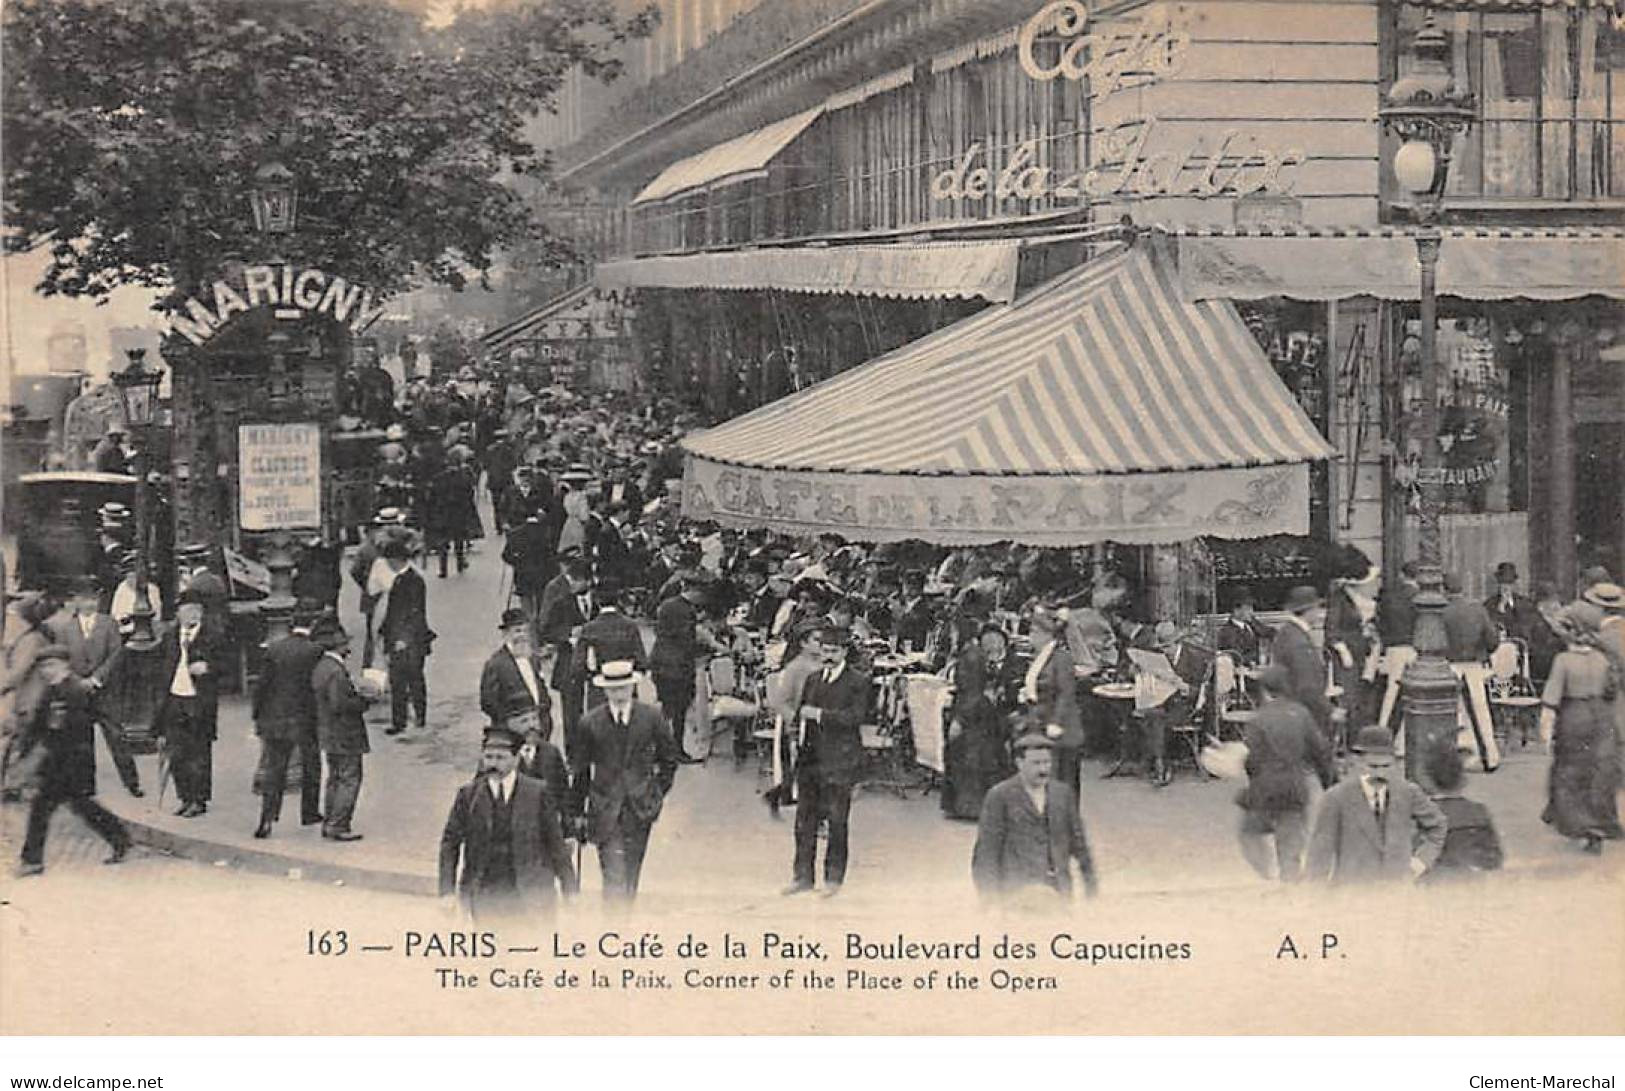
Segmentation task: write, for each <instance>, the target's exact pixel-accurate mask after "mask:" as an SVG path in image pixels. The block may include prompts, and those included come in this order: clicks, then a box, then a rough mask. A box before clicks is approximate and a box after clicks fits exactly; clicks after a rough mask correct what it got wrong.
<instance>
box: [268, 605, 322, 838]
mask: <svg viewBox="0 0 1625 1091" xmlns="http://www.w3.org/2000/svg"><path fill="white" fill-rule="evenodd" d="M315 621H316V618H315V617H314V616H313V615H312V613H311V612H310V611H309V610H307V609H300V610H296V611H295V612H294V616H293V624H292V627H291V628H290V630H289V632H288V635H287V636H284V637H280V638H279V639H277V640H274V641H272V642H271V644H270V646H269V647H267V648H266V649H265V663H264V666H263V667H262V668H261V671H260V680H259V685H258V686H256V687H255V689H254V705H253V714H254V733H255V734H256V735H258V736H259V737H260V767H259V774H258V776H256V777H255V781H256V782H257V784H258V785H259V790H260V823H259V825H258V826H257V827H256V828H255V830H254V836H255V837H257V838H265V837H270V836H271V826H272V824H273V823H275V822H276V821H277V820H278V819H280V818H281V817H282V793H283V791H284V789H285V787H286V785H287V781H288V762H289V761H290V760H291V759H292V757H293V754H294V751H295V750H297V751H298V753H299V768H300V777H299V821H300V823H301V824H303V825H306V826H313V825H315V824H316V823H318V822H320V821H321V820H322V815H321V787H322V750H321V741H320V739H318V737H317V733H316V690H315V688H314V687H313V686H312V685H311V673H312V672H313V671H314V670H315V669H316V664H317V663H318V662H319V661H320V660H321V658H322V649H321V647H320V646H319V645H317V643H316V642H315V641H314V640H312V639H311V636H310V630H311V626H312V625H314V624H315Z"/></svg>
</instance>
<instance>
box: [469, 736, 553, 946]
mask: <svg viewBox="0 0 1625 1091" xmlns="http://www.w3.org/2000/svg"><path fill="white" fill-rule="evenodd" d="M519 749H520V737H519V736H518V735H517V734H515V733H514V732H512V731H510V730H508V729H507V728H505V727H496V726H493V727H491V728H488V729H487V730H486V732H485V740H484V747H483V748H482V750H481V753H480V771H479V773H478V774H477V775H476V776H475V777H474V779H473V780H471V781H469V782H468V783H467V784H465V785H463V786H462V787H461V788H459V789H457V796H456V798H455V799H454V800H453V801H452V805H451V812H450V813H449V814H448V815H447V816H446V826H445V830H444V831H443V832H442V833H441V835H440V884H439V885H440V896H441V897H442V898H451V897H452V896H453V895H454V893H455V895H456V896H457V897H458V898H459V900H460V901H461V903H462V905H463V906H464V908H466V909H467V910H468V913H469V915H470V916H471V917H472V918H473V919H474V921H475V922H476V923H478V922H483V921H486V920H501V919H504V918H506V919H510V920H511V919H514V918H518V917H521V916H523V917H524V919H526V920H530V919H533V918H534V917H535V915H537V914H549V913H551V912H552V909H553V904H554V900H555V898H556V896H557V895H558V894H560V893H562V894H563V895H564V896H565V897H566V898H569V897H573V896H574V895H575V893H576V892H577V890H579V889H580V884H579V881H578V879H577V877H576V873H575V866H574V865H573V864H572V863H571V861H570V851H569V849H568V848H567V847H566V846H565V843H564V834H563V831H562V830H561V829H560V826H559V809H558V801H557V800H556V799H554V798H552V797H551V795H550V794H549V792H548V790H547V788H546V787H545V786H544V785H543V784H542V782H541V781H539V780H534V779H532V778H530V777H528V776H525V775H524V774H522V773H520V772H519V769H518V765H519V756H518V753H517V752H518V750H519ZM459 863H460V864H461V867H459Z"/></svg>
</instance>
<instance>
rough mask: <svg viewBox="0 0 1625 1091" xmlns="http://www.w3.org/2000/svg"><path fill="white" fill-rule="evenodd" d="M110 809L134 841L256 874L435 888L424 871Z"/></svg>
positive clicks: (417, 890) (385, 887) (426, 891)
mask: <svg viewBox="0 0 1625 1091" xmlns="http://www.w3.org/2000/svg"><path fill="white" fill-rule="evenodd" d="M108 809H109V810H112V811H113V813H114V814H117V815H118V818H119V821H121V822H123V823H124V826H125V828H126V829H128V830H129V831H130V839H131V841H132V842H134V843H135V844H137V845H142V846H145V847H146V848H150V849H156V850H158V851H159V852H164V853H168V854H169V855H171V856H178V857H181V858H182V859H187V860H195V861H198V862H200V863H206V864H213V865H215V866H217V867H218V866H220V865H221V864H225V865H226V866H228V867H236V868H241V869H243V870H244V871H250V872H254V873H255V874H258V875H270V876H274V877H277V878H282V879H295V880H303V881H306V882H318V883H336V884H339V885H342V886H354V887H360V888H362V889H366V890H378V891H384V892H387V893H391V894H413V895H418V896H420V897H425V898H432V897H435V896H437V895H438V893H439V888H438V881H437V880H435V879H433V878H431V877H429V876H427V875H419V874H414V873H412V872H406V871H390V870H387V869H385V868H377V867H363V866H360V865H356V864H333V863H329V862H327V861H325V860H311V859H308V858H306V857H302V856H295V855H293V854H291V853H286V852H277V851H275V850H272V849H259V848H243V847H240V846H237V845H228V844H223V843H221V842H219V841H211V840H209V839H208V838H205V837H194V836H192V835H189V834H184V833H176V832H174V831H172V830H167V829H163V828H161V827H158V826H154V825H152V824H151V823H148V822H146V821H143V820H142V819H139V818H130V817H128V816H126V815H123V814H119V812H118V810H117V808H111V807H110V808H108Z"/></svg>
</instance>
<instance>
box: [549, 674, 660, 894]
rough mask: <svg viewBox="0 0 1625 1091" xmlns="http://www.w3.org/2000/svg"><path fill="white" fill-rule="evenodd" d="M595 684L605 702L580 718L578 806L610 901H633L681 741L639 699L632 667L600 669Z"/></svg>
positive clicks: (574, 784)
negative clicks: (594, 848) (600, 690)
mask: <svg viewBox="0 0 1625 1091" xmlns="http://www.w3.org/2000/svg"><path fill="white" fill-rule="evenodd" d="M593 685H595V686H598V687H599V688H600V689H602V690H604V696H605V698H606V700H605V702H604V703H603V704H601V705H599V706H598V707H597V708H595V709H593V710H592V711H591V712H589V713H587V715H586V716H585V717H583V718H582V721H581V730H580V732H579V734H578V736H577V740H576V741H575V742H573V743H571V744H570V747H569V752H570V772H571V777H572V781H571V793H570V794H571V797H572V801H573V802H572V808H573V810H574V813H575V814H576V815H578V816H584V817H585V820H586V830H585V835H586V839H587V840H590V841H592V843H593V844H595V845H597V846H598V864H599V867H600V868H602V869H603V873H604V897H605V898H606V899H607V900H610V901H619V900H630V899H631V898H633V897H634V896H636V894H637V892H638V878H639V876H640V875H641V874H642V872H643V856H644V853H645V852H646V851H647V850H648V847H649V831H650V829H651V828H652V827H653V826H654V822H655V819H657V818H659V817H660V809H661V806H662V805H663V804H664V802H665V799H666V793H667V792H669V791H671V785H672V781H673V779H674V778H675V777H676V775H677V743H676V742H674V741H673V740H672V736H671V729H670V728H669V727H667V726H666V719H665V717H664V716H662V715H661V714H660V710H659V709H657V708H654V707H653V706H650V705H646V704H644V703H643V702H641V701H637V700H634V699H633V691H634V689H635V688H636V686H637V674H636V672H635V671H634V670H633V668H632V664H631V663H630V662H627V661H624V660H622V661H617V662H611V663H604V664H601V665H600V666H599V668H598V675H597V677H596V678H594V679H593Z"/></svg>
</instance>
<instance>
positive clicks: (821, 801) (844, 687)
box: [784, 625, 870, 897]
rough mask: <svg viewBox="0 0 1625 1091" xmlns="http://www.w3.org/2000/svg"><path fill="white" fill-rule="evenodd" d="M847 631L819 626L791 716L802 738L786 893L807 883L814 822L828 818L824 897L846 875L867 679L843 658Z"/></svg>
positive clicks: (809, 886) (860, 763)
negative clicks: (812, 665)
mask: <svg viewBox="0 0 1625 1091" xmlns="http://www.w3.org/2000/svg"><path fill="white" fill-rule="evenodd" d="M851 639H852V638H851V634H850V633H848V632H847V631H846V630H845V629H837V628H834V627H833V626H829V625H826V626H824V627H823V628H821V629H820V630H819V631H818V647H819V655H820V657H821V658H822V659H823V664H824V665H823V669H822V670H819V671H817V672H815V673H813V674H812V675H810V676H809V677H808V678H807V681H806V683H805V684H804V685H803V687H802V690H801V696H800V700H799V702H798V704H797V706H796V715H795V717H794V720H795V723H796V725H797V729H798V732H799V734H800V737H801V743H800V746H799V747H798V753H799V755H800V757H799V761H798V764H797V766H796V797H797V800H798V802H797V804H796V825H795V843H796V852H795V861H794V864H793V875H794V877H793V880H792V881H791V883H790V885H789V886H788V887H786V888H785V889H784V893H785V894H801V893H804V892H806V891H810V890H812V889H813V875H814V872H815V870H816V867H815V865H816V863H817V855H818V823H819V821H820V820H821V819H822V820H825V821H827V822H828V823H829V843H828V844H827V845H826V846H825V849H824V890H823V894H824V896H825V897H833V896H834V895H835V894H837V893H839V892H840V889H841V884H842V883H843V882H845V881H846V865H847V833H848V820H849V818H850V815H851V812H852V786H853V785H854V784H855V783H857V780H858V776H859V774H860V773H861V772H862V770H863V741H862V735H861V732H860V730H859V727H860V725H861V724H862V723H863V722H864V720H865V719H866V718H867V716H868V714H869V701H870V684H869V679H868V678H867V677H866V676H865V675H863V674H860V673H858V671H857V670H855V669H854V668H852V667H851V666H850V665H849V664H848V663H847V651H848V647H849V644H850V642H851Z"/></svg>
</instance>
